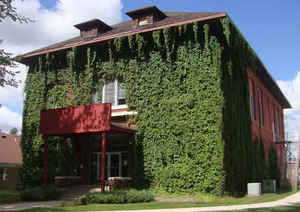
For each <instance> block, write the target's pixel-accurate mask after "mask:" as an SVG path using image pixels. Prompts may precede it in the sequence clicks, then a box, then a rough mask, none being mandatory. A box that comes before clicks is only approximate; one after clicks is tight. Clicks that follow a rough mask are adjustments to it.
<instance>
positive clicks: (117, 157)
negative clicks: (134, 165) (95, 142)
mask: <svg viewBox="0 0 300 212" xmlns="http://www.w3.org/2000/svg"><path fill="white" fill-rule="evenodd" d="M105 156H106V157H105V167H106V173H105V179H106V180H107V179H108V178H109V177H121V176H122V157H121V152H107V153H106V155H105ZM92 176H93V178H94V177H96V179H95V180H93V182H97V183H99V182H100V177H101V152H93V154H92Z"/></svg>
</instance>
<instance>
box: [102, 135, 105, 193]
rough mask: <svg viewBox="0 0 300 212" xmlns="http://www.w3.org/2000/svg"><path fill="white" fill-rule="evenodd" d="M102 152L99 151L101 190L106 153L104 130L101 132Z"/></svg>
mask: <svg viewBox="0 0 300 212" xmlns="http://www.w3.org/2000/svg"><path fill="white" fill-rule="evenodd" d="M101 150H102V153H101V191H104V189H105V169H106V167H105V154H106V132H102V148H101Z"/></svg>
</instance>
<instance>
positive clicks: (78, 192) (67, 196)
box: [62, 185, 100, 201]
mask: <svg viewBox="0 0 300 212" xmlns="http://www.w3.org/2000/svg"><path fill="white" fill-rule="evenodd" d="M62 191H63V196H62V200H65V201H73V200H75V199H79V198H82V197H83V196H84V195H86V194H88V193H90V192H99V191H100V185H78V186H72V187H66V188H63V189H62Z"/></svg>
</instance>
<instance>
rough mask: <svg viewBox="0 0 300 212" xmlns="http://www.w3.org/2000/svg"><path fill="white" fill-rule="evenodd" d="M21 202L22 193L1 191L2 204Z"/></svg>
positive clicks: (0, 200)
mask: <svg viewBox="0 0 300 212" xmlns="http://www.w3.org/2000/svg"><path fill="white" fill-rule="evenodd" d="M17 201H20V193H19V192H17V191H5V190H4V191H0V204H1V203H9V202H17Z"/></svg>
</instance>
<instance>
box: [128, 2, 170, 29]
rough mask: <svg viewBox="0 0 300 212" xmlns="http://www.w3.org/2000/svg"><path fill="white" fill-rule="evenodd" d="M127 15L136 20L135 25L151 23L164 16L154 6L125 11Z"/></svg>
mask: <svg viewBox="0 0 300 212" xmlns="http://www.w3.org/2000/svg"><path fill="white" fill-rule="evenodd" d="M126 14H127V15H128V16H129V17H131V18H132V19H133V20H135V21H136V26H137V27H139V26H144V25H149V24H153V23H155V22H157V21H160V20H162V19H164V18H166V17H167V16H166V14H164V13H163V12H162V11H160V10H159V9H158V8H157V7H156V6H148V7H144V8H140V9H137V10H133V11H129V12H127V13H126Z"/></svg>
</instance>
